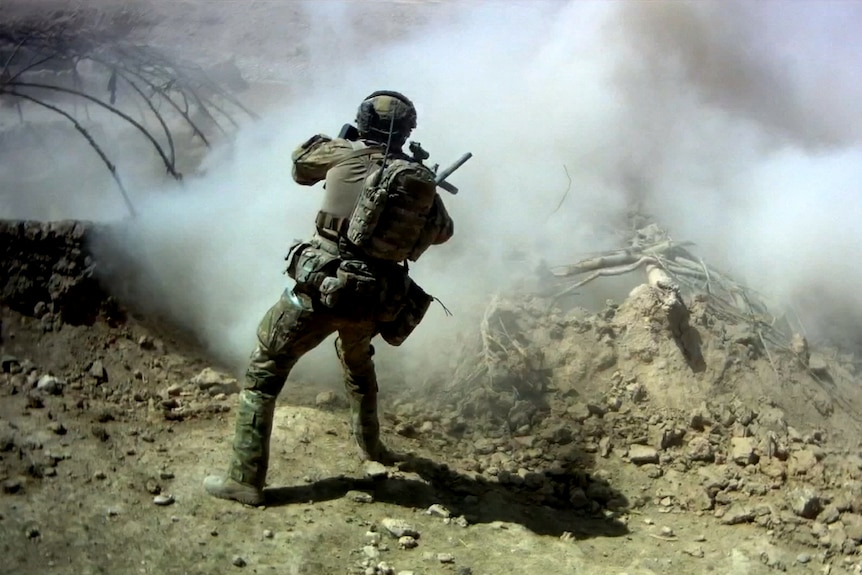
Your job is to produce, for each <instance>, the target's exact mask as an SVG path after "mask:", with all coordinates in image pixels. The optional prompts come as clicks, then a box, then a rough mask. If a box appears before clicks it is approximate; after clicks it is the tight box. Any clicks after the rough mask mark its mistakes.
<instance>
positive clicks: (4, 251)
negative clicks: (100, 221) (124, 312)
mask: <svg viewBox="0 0 862 575" xmlns="http://www.w3.org/2000/svg"><path fill="white" fill-rule="evenodd" d="M96 233H97V229H96V227H95V226H94V225H92V224H88V223H86V222H79V221H59V222H47V223H43V222H36V221H0V261H2V262H3V265H2V266H0V301H2V302H3V305H5V306H8V307H9V308H11V309H14V310H16V311H18V312H19V313H22V314H25V315H27V316H33V317H36V318H38V319H39V320H40V321H41V322H42V324H43V326H44V329H45V330H46V331H50V330H51V329H54V328H55V327H57V326H59V325H60V324H62V323H68V324H72V325H79V324H92V323H93V322H94V321H95V320H96V318H97V317H99V316H102V317H103V318H105V319H107V320H109V321H114V320H118V319H120V315H121V314H120V311H119V308H118V306H117V305H116V302H115V301H114V300H113V299H112V298H111V297H110V296H108V295H107V294H106V293H105V292H104V291H103V290H102V288H101V286H100V284H99V281H98V279H97V277H96V269H95V268H96V264H95V262H94V260H93V257H92V256H91V255H90V253H89V251H88V243H89V242H90V241H91V240H92V239H93V237H94V236H95V234H96Z"/></svg>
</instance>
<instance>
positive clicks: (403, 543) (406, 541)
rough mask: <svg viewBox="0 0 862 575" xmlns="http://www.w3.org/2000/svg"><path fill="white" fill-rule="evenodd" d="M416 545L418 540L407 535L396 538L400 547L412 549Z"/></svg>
mask: <svg viewBox="0 0 862 575" xmlns="http://www.w3.org/2000/svg"><path fill="white" fill-rule="evenodd" d="M417 545H419V542H418V541H416V539H415V538H414V537H411V536H409V535H404V536H403V537H399V538H398V547H399V548H401V549H413V548H415V547H416V546H417Z"/></svg>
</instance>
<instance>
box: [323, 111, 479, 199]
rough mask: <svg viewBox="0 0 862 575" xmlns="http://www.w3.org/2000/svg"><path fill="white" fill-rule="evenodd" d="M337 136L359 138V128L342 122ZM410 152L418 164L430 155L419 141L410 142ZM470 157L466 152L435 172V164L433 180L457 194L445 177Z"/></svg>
mask: <svg viewBox="0 0 862 575" xmlns="http://www.w3.org/2000/svg"><path fill="white" fill-rule="evenodd" d="M338 137H339V138H342V139H345V140H350V141H356V140H358V139H359V130H358V129H357V128H356V126H354V125H353V124H344V125H343V126H342V127H341V131H340V132H338ZM410 153H411V154H413V159H414V160H416V161H417V162H419V163H420V164H421V163H422V162H423V161H424V160H427V159H428V158H429V157H430V154H429V153H428V152H426V151H425V149H424V148H423V147H422V144H420V143H419V142H410ZM472 157H473V154H472V153H471V152H467V153H466V154H464V155H463V156H461V157H460V158H458V159H457V160H455V163H453V164H452V165H451V166H449V167H448V168H446V169H445V170H443V171H442V172H439V173H438V172H437V168H439V165H437V164H435V165H434V167H433V168H432V170H433V171H434V174H435V178H434V181H435V183H436V184H437V186H438V187H440V188H443V189H444V190H446V191H447V192H449V193H450V194H453V195H454V194H457V193H458V188H457V187H455V186H453V185H452V184H450V183H449V182H447V181H446V178H448V177H449V176H451V175H452V174H453V173H454V172H455V170H457V169H458V168H460V167H461V166H463V165H464V164H465V163H466V162H467V160H469V159H470V158H472Z"/></svg>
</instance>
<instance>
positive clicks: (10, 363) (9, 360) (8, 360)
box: [0, 355, 21, 373]
mask: <svg viewBox="0 0 862 575" xmlns="http://www.w3.org/2000/svg"><path fill="white" fill-rule="evenodd" d="M20 367H21V363H20V362H19V361H18V358H17V357H15V356H14V355H4V356H2V357H0V372H3V373H14V371H16V370H17V368H20Z"/></svg>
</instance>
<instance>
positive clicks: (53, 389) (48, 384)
mask: <svg viewBox="0 0 862 575" xmlns="http://www.w3.org/2000/svg"><path fill="white" fill-rule="evenodd" d="M64 386H65V384H64V383H63V382H62V381H60V380H59V379H57V378H56V377H54V376H53V375H48V374H46V375H43V376H42V377H40V378H39V381H38V382H36V389H37V390H39V391H41V392H43V393H48V394H51V395H61V394H62V393H63V387H64Z"/></svg>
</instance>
